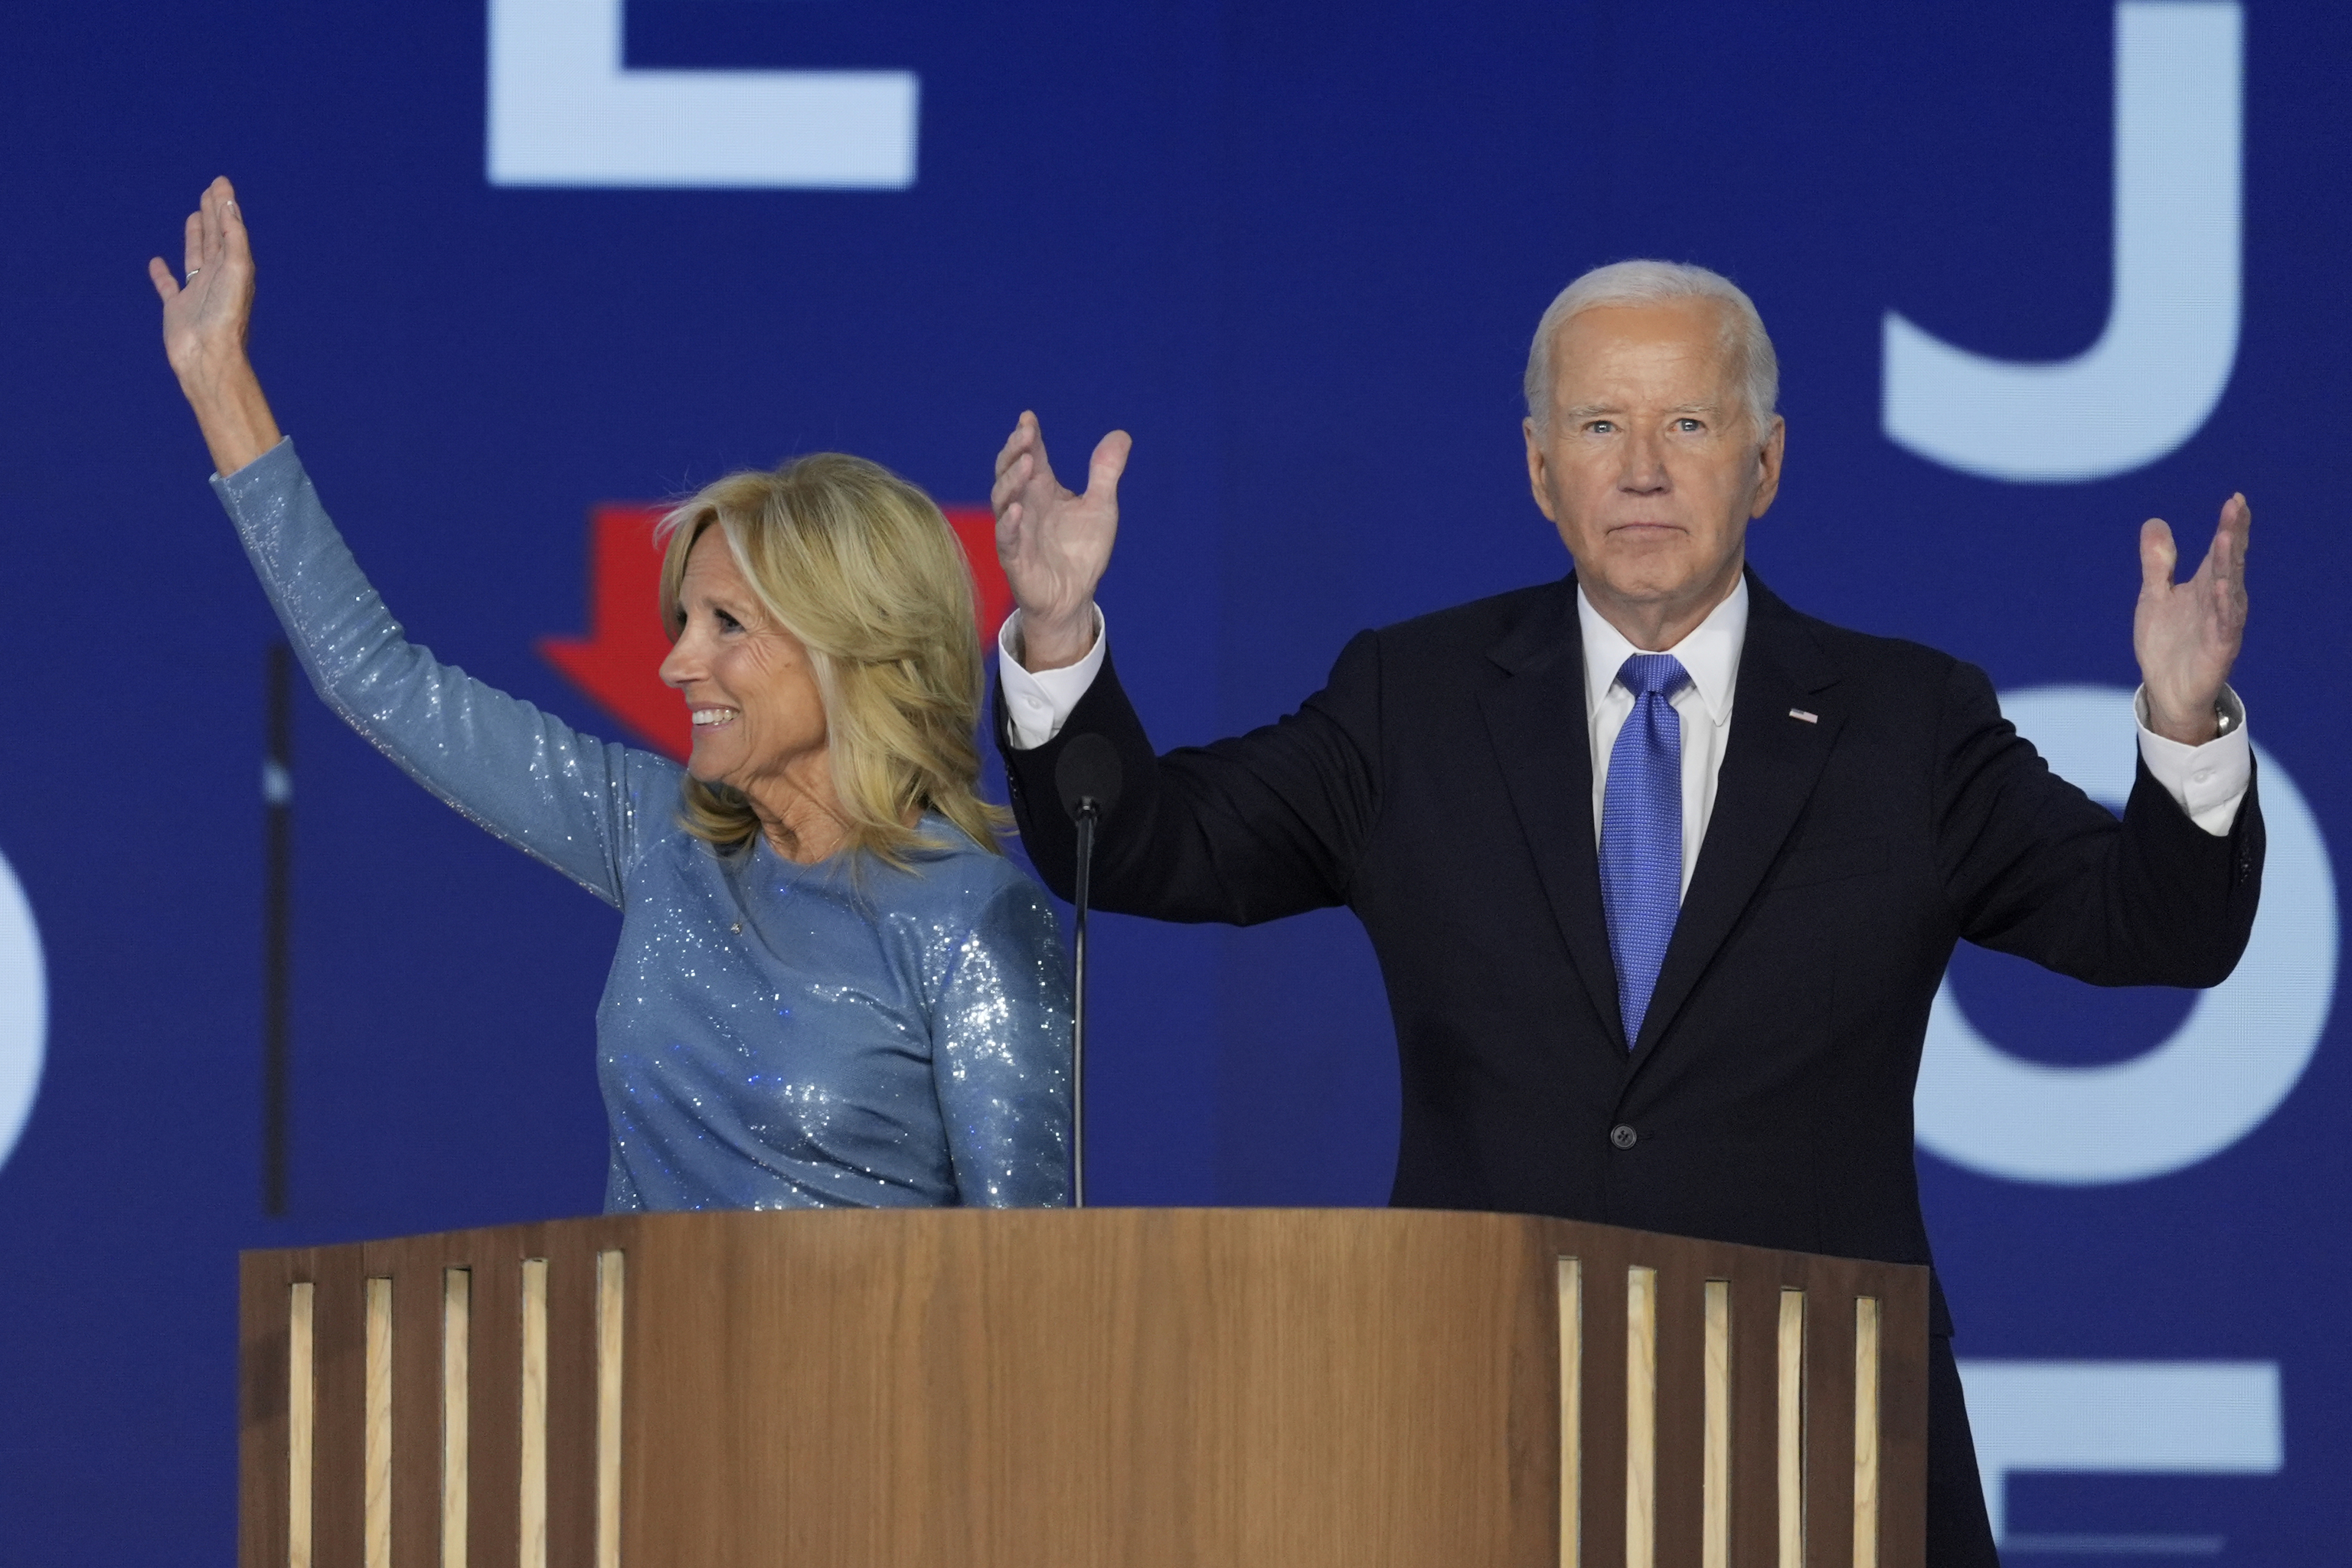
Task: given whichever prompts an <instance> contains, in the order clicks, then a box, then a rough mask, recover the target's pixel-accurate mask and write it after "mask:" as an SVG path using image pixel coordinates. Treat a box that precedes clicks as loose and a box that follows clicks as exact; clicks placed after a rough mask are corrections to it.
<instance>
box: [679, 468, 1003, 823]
mask: <svg viewBox="0 0 2352 1568" xmlns="http://www.w3.org/2000/svg"><path fill="white" fill-rule="evenodd" d="M713 526H716V527H717V528H718V529H719V531H720V532H722V533H723V534H724V535H725V536H726V539H727V546H728V548H729V549H730V551H732V552H734V556H735V564H736V567H737V569H738V570H740V572H741V573H742V574H743V577H744V580H745V581H746V582H747V583H749V584H751V591H752V592H753V593H754V594H756V595H759V598H760V603H761V605H762V606H763V607H764V608H765V609H766V610H767V612H768V614H769V615H771V616H774V617H775V619H776V622H777V624H778V625H780V626H783V627H784V628H785V629H786V630H788V631H790V632H791V633H792V634H793V636H794V637H798V638H800V640H801V641H802V642H803V644H805V645H806V646H807V647H808V652H809V662H810V664H811V666H812V667H813V668H814V674H815V676H816V685H817V690H818V693H819V694H820V696H821V697H822V698H823V700H824V720H825V731H826V737H827V741H828V743H829V745H830V747H831V761H832V767H833V782H834V789H835V794H836V795H837V796H838V797H839V809H840V812H841V815H842V818H843V824H844V826H845V828H846V830H847V842H846V845H845V847H847V848H849V849H852V850H857V849H863V850H866V851H869V852H871V853H872V854H874V855H876V856H877V857H879V858H881V859H883V860H885V861H887V862H888V863H889V864H891V865H893V866H898V867H899V868H904V867H905V866H906V865H907V863H908V854H909V852H910V851H913V850H916V849H918V848H921V847H925V846H926V845H927V844H929V843H930V841H929V840H927V839H926V838H925V837H923V835H922V834H921V833H920V832H919V831H918V830H917V829H915V828H912V827H909V826H908V817H910V816H914V815H915V814H916V813H919V812H937V813H938V814H939V815H940V816H944V817H946V818H947V819H948V820H949V821H950V822H952V823H954V824H955V825H956V826H958V827H960V828H961V829H963V831H964V832H966V833H968V834H970V835H971V837H972V839H973V840H974V841H975V842H976V843H978V844H979V845H980V846H981V847H983V848H985V849H989V850H992V851H994V852H996V853H998V854H1002V853H1003V849H1002V848H1001V847H999V845H998V844H997V838H996V836H997V834H998V833H999V832H1000V831H1003V830H1005V829H1007V828H1009V826H1011V823H1012V814H1011V813H1010V812H1007V811H1006V810H1005V809H1004V808H1003V806H1000V805H992V804H991V803H990V802H988V801H984V800H982V798H981V797H980V793H979V783H980V745H979V737H978V731H979V724H980V705H981V681H982V673H983V669H982V660H981V651H980V633H979V627H978V626H977V624H976V617H975V616H974V614H973V610H972V599H973V595H972V583H971V568H970V567H969V566H968V565H967V564H966V563H965V561H964V557H963V550H962V547H961V545H960V544H958V542H957V541H956V536H955V531H954V530H953V529H951V528H950V527H949V526H948V520H947V519H946V518H945V517H943V516H942V515H940V509H939V508H938V506H937V505H935V504H933V502H932V500H931V498H930V497H929V496H927V495H925V494H924V493H923V492H922V491H921V490H920V489H917V488H916V487H915V486H913V485H910V484H908V482H907V481H906V480H904V479H900V478H899V477H898V475H896V474H894V473H892V472H890V470H889V469H887V468H884V467H882V466H881V465H880V464H879V463H870V462H867V461H866V459H865V458H853V457H850V456H848V455H846V454H845V453H841V452H818V453H814V454H813V455H811V456H809V457H805V458H795V459H793V461H792V462H789V463H786V464H785V465H784V466H783V467H782V468H777V469H775V470H774V471H773V472H762V471H760V470H757V469H753V470H750V471H747V472H744V473H740V474H730V475H728V476H727V478H725V479H720V480H719V481H718V482H717V483H715V484H712V485H709V486H707V487H705V488H704V489H703V490H702V492H701V493H700V494H698V495H697V496H695V497H694V498H693V499H692V500H688V502H686V504H684V505H683V506H680V507H678V508H677V510H674V511H672V512H671V513H670V514H669V515H668V516H667V517H666V518H664V519H663V520H662V521H661V526H660V528H659V530H658V531H657V532H656V538H659V539H661V540H663V541H664V542H665V544H666V547H667V548H666V552H665V554H664V555H663V558H662V578H661V613H662V621H663V624H664V625H666V626H668V627H669V630H670V635H671V636H673V637H675V636H677V634H678V633H679V631H680V630H681V629H682V628H683V626H684V624H685V622H684V616H683V615H682V613H681V611H680V610H679V607H678V595H679V592H680V585H681V584H682V583H683V582H684V581H685V577H686V558H687V555H688V552H691V551H692V550H693V548H694V544H695V541H696V540H698V539H699V538H700V537H701V536H702V534H703V532H704V531H705V530H707V529H709V528H711V527H713ZM684 796H685V800H684V806H683V809H682V810H681V812H680V815H679V822H680V825H681V826H684V827H685V828H686V830H687V831H688V833H691V834H692V835H694V836H695V837H697V838H699V839H702V840H703V841H704V842H706V843H709V844H712V845H715V846H717V847H719V849H721V850H722V851H724V850H733V849H739V848H741V847H745V846H748V845H749V844H751V842H752V840H753V839H754V838H756V837H758V835H759V832H760V823H759V819H758V818H757V817H756V816H753V815H752V811H751V802H750V801H748V800H746V799H745V798H744V796H743V795H742V793H741V792H740V790H736V789H733V788H731V787H730V786H728V785H726V784H704V783H702V782H701V781H700V780H698V779H695V778H691V777H689V778H688V779H687V781H686V783H685V785H684ZM933 847H936V846H935V845H934V846H933Z"/></svg>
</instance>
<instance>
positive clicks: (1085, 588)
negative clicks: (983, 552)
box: [989, 413, 1134, 670]
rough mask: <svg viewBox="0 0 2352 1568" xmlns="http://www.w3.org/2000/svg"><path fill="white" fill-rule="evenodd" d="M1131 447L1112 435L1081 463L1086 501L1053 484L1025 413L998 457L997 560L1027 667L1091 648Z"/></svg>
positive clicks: (1048, 665)
mask: <svg viewBox="0 0 2352 1568" xmlns="http://www.w3.org/2000/svg"><path fill="white" fill-rule="evenodd" d="M1133 445H1134V443H1133V441H1131V440H1130V439H1129V437H1128V434H1127V432H1126V431H1124V430H1114V431H1112V432H1111V433H1110V434H1109V435H1108V436H1106V437H1103V438H1102V440H1101V441H1100V442H1099V443H1097V445H1096V447H1095V453H1094V457H1093V458H1091V459H1090V460H1089V461H1088V462H1087V489H1086V493H1085V494H1084V495H1076V494H1073V493H1072V492H1071V491H1070V490H1068V489H1066V488H1065V487H1064V486H1063V484H1062V482H1061V481H1060V480H1058V479H1055V478H1054V468H1053V465H1052V464H1050V463H1048V462H1047V461H1046V460H1045V433H1044V432H1043V431H1041V430H1040V429H1039V428H1038V427H1037V416H1035V415H1034V414H1027V413H1024V414H1023V415H1022V416H1021V422H1020V423H1019V424H1017V425H1015V426H1013V434H1012V436H1011V437H1008V438H1007V439H1006V441H1005V443H1004V449H1003V451H1001V452H999V453H997V455H996V487H995V489H993V490H992V492H991V493H990V497H989V500H991V502H992V504H993V505H994V506H995V508H996V554H997V558H998V559H999V560H1000V561H1002V562H1003V563H1004V577H1005V581H1006V582H1007V583H1009V584H1012V587H1013V603H1014V604H1015V605H1019V606H1020V610H1021V627H1020V637H1021V647H1020V658H1021V663H1022V666H1023V668H1027V669H1033V670H1036V669H1060V668H1065V667H1066V666H1068V665H1073V664H1076V663H1077V662H1078V660H1080V659H1081V658H1085V657H1086V656H1087V650H1088V649H1090V648H1092V647H1094V643H1095V584H1097V583H1100V582H1101V581H1102V575H1103V573H1104V571H1105V570H1107V569H1108V567H1109V565H1110V547H1111V542H1112V541H1113V540H1114V539H1116V538H1118V477H1119V475H1120V474H1121V473H1123V472H1124V471H1125V470H1126V468H1127V454H1128V449H1129V447H1132V446H1133Z"/></svg>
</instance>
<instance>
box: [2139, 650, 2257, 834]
mask: <svg viewBox="0 0 2352 1568" xmlns="http://www.w3.org/2000/svg"><path fill="white" fill-rule="evenodd" d="M2219 706H2220V708H2221V733H2220V734H2219V735H2216V736H2215V737H2214V738H2213V739H2211V740H2210V741H2208V742H2205V743H2204V744H2203V745H2201V746H2188V745H2183V744H2182V743H2181V742H2179V741H2168V740H2167V739H2165V738H2164V737H2163V736H2162V735H2159V734H2158V733H2157V732H2156V731H2153V730H2151V729H2149V728H2148V727H2147V687H2145V686H2143V687H2141V688H2140V689H2139V690H2138V692H2137V694H2135V695H2134V696H2133V698H2132V713H2133V716H2134V717H2136V718H2137V720H2138V721H2139V755H2140V760H2141V761H2142V762H2144V763H2147V771H2148V773H2149V776H2151V777H2152V778H2154V779H2155V780H2156V782H2157V783H2158V784H2162V785H2163V786H2164V793H2165V794H2167V795H2170V796H2171V797H2172V798H2173V799H2174V800H2176V801H2178V802H2179V803H2180V809H2181V810H2183V811H2185V812H2187V813H2188V814H2189V821H2191V822H2193V823H2195V824H2196V825H2197V826H2200V827H2201V828H2203V829H2204V830H2205V831H2206V832H2208V833H2210V834H2211V835H2213V836H2214V837H2216V838H2219V837H2222V836H2224V835H2226V834H2227V833H2228V832H2229V831H2230V827H2231V824H2233V823H2235V822H2236V821H2237V820H2238V805H2239V803H2240V802H2242V801H2243V800H2244V799H2245V798H2246V786H2247V785H2249V784H2252V783H2253V779H2254V748H2253V742H2251V741H2249V740H2248V739H2247V738H2246V705H2245V704H2244V703H2243V702H2241V701H2240V700H2238V694H2237V693H2236V692H2234V691H2232V690H2231V689H2229V688H2228V687H2226V686H2225V687H2223V688H2221V703H2220V704H2219Z"/></svg>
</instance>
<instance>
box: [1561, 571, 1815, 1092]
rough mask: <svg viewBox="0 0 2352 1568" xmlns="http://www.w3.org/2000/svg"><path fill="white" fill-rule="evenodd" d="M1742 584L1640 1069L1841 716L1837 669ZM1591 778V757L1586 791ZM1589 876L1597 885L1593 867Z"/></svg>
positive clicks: (1790, 814) (1755, 589)
mask: <svg viewBox="0 0 2352 1568" xmlns="http://www.w3.org/2000/svg"><path fill="white" fill-rule="evenodd" d="M1836 682H1837V671H1836V669H1835V668H1834V667H1833V666H1832V665H1831V664H1830V663H1829V661H1828V660H1827V658H1824V657H1823V655H1822V651H1821V648H1820V647H1819V646H1818V645H1817V644H1816V643H1815V642H1814V640H1813V637H1812V634H1811V632H1810V631H1808V630H1807V629H1806V627H1805V625H1804V623H1803V622H1802V621H1801V619H1800V618H1799V617H1798V616H1797V614H1796V612H1795V611H1793V610H1791V609H1790V608H1789V606H1788V605H1785V604H1783V603H1781V602H1780V599H1778V598H1777V597H1775V596H1774V595H1772V594H1771V593H1770V592H1769V591H1768V590H1767V589H1766V588H1765V586H1764V584H1761V583H1759V582H1758V581H1757V580H1756V577H1755V575H1754V574H1752V573H1751V574H1749V575H1748V636H1747V640H1746V642H1745V643H1744V644H1743V645H1742V647H1741V649H1740V655H1739V684H1738V689H1736V690H1735V691H1734V693H1733V696H1732V713H1731V733H1730V735H1729V736H1728V737H1727V743H1726V746H1725V750H1724V755H1723V766H1722V770H1721V772H1720V773H1717V780H1716V791H1715V809H1714V811H1713V813H1712V814H1711V815H1710V816H1709V817H1708V819H1707V826H1706V841H1705V842H1704V843H1703V844H1702V845H1701V846H1700V848H1699V857H1698V866H1697V868H1696V870H1695V871H1694V872H1693V874H1692V876H1691V885H1690V891H1689V892H1688V893H1686V894H1685V895H1684V898H1683V907H1682V913H1681V915H1680V916H1679V917H1678V918H1677V919H1676V921H1675V934H1674V939H1673V941H1672V942H1669V943H1668V944H1667V947H1666V957H1665V963H1664V966H1663V967H1662V968H1661V969H1660V970H1659V972H1658V985H1657V989H1656V991H1654V993H1653V994H1651V998H1650V1010H1649V1012H1648V1013H1647V1014H1645V1015H1644V1016H1643V1019H1642V1037H1641V1039H1640V1040H1639V1041H1638V1042H1636V1048H1635V1051H1634V1062H1633V1066H1634V1068H1636V1069H1637V1070H1638V1069H1639V1068H1640V1067H1641V1065H1642V1063H1643V1061H1645V1060H1647V1059H1648V1058H1649V1056H1650V1054H1651V1053H1652V1052H1653V1051H1654V1049H1655V1047H1656V1045H1657V1042H1658V1039H1659V1037H1661V1036H1662V1035H1664V1032H1665V1031H1666V1029H1667V1028H1668V1027H1669V1026H1672V1025H1673V1023H1674V1021H1675V1014H1676V1013H1677V1012H1679V1011H1680V1010H1681V1008H1682V1005H1683V1004H1684V1003H1685V1002H1686V1001H1688V1000H1689V999H1690V994H1691V992H1692V990H1693V989H1694V988H1695V987H1696V985H1697V984H1698V982H1699V978H1700V976H1701V975H1703V974H1705V973H1706V968H1707V965H1708V964H1709V963H1712V962H1713V961H1714V959H1715V955H1716V953H1717V952H1718V951H1719V950H1720V949H1721V948H1722V946H1723V944H1724V942H1725V941H1726V940H1727V938H1728V937H1729V936H1730V935H1731V931H1732V928H1733V926H1735V925H1736V924H1738V921H1739V917H1740V915H1741V914H1742V913H1743V912H1744V911H1745V910H1747V908H1748V904H1749V903H1750V902H1751V901H1752V900H1754V899H1755V897H1756V894H1757V890H1758V889H1759V888H1760V887H1761V886H1762V884H1763V881H1764V876H1765V873H1766V872H1767V871H1769V870H1770V869H1771V867H1772V862H1773V860H1774V859H1775V858H1777V857H1778V856H1779V855H1780V847H1781V845H1782V844H1783V843H1784V842H1785V841H1786V840H1787V838H1788V837H1789V831H1790V828H1792V827H1794V826H1796V822H1797V817H1798V816H1799V815H1800V814H1801V812H1802V811H1803V810H1804V807H1805V802H1806V800H1807V799H1808V798H1809V797H1810V796H1811V794H1812V791H1813V784H1814V782H1815V781H1816V780H1817V779H1819V778H1820V776H1821V772H1822V764H1823V763H1826V762H1827V761H1828V760H1829V754H1830V750H1831V748H1832V745H1834V744H1835V742H1836V740H1837V733H1838V730H1839V728H1840V726H1841V724H1842V722H1843V715H1842V714H1841V713H1840V712H1839V711H1838V710H1837V709H1836V705H1835V704H1834V703H1833V702H1831V701H1828V700H1824V699H1823V698H1822V697H1821V696H1820V695H1819V694H1820V693H1821V692H1822V691H1824V690H1826V689H1829V688H1831V687H1832V686H1834V685H1835V684H1836ZM1791 709H1796V710H1803V711H1805V712H1808V713H1811V714H1812V715H1813V716H1814V717H1813V721H1811V722H1808V721H1804V720H1801V719H1797V718H1793V717H1791V716H1790V710H1791ZM1585 777H1586V779H1587V781H1588V782H1587V785H1586V787H1587V789H1588V791H1589V790H1590V788H1591V784H1590V780H1591V764H1590V763H1589V762H1588V763H1587V764H1586V773H1585ZM1594 877H1595V887H1596V889H1597V888H1598V885H1599V884H1598V871H1597V870H1596V871H1595V873H1594ZM1602 952H1603V954H1604V956H1605V955H1606V952H1607V946H1606V942H1605V940H1604V943H1603V947H1602Z"/></svg>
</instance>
